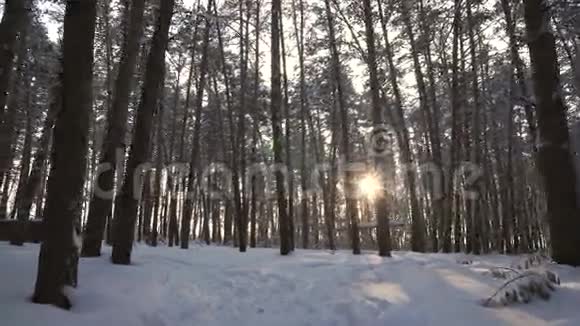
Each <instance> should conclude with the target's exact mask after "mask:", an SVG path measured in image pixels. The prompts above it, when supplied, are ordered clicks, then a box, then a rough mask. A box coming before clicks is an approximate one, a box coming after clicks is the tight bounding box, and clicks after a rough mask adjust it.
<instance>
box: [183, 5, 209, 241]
mask: <svg viewBox="0 0 580 326" xmlns="http://www.w3.org/2000/svg"><path fill="white" fill-rule="evenodd" d="M212 4H213V0H208V2H207V11H208V14H209V13H210V12H211V8H212ZM205 23H206V25H205V30H204V34H203V45H202V50H201V51H202V54H201V66H200V73H199V82H198V84H197V91H196V93H197V94H196V98H195V125H194V127H193V145H192V150H191V162H190V165H189V176H188V180H189V184H188V187H187V189H189V191H192V190H193V188H194V187H195V174H196V171H197V165H198V163H199V155H200V132H201V118H202V111H203V92H204V90H205V84H206V76H207V70H208V65H209V58H208V48H209V37H210V31H211V26H212V20H211V19H209V18H208V19H206V22H205ZM193 203H194V198H191V196H186V197H185V204H184V207H183V215H182V217H181V249H187V248H189V233H190V232H191V227H190V224H191V212H193Z"/></svg>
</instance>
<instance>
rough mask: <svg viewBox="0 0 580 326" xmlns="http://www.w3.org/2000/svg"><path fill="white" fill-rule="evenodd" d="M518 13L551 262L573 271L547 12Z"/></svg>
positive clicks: (529, 8)
mask: <svg viewBox="0 0 580 326" xmlns="http://www.w3.org/2000/svg"><path fill="white" fill-rule="evenodd" d="M524 12H525V14H524V17H525V22H526V31H527V38H528V47H529V50H530V59H531V65H532V71H533V79H534V92H535V94H536V99H537V115H538V127H539V145H538V150H539V152H538V159H539V171H540V174H541V175H542V177H543V178H542V179H543V183H544V187H545V191H546V197H547V204H548V223H549V226H550V239H551V243H552V257H553V259H554V260H555V261H556V262H557V263H560V264H567V265H572V266H579V265H580V251H578V248H580V235H579V234H578V230H580V210H579V208H578V202H577V193H576V191H577V188H576V171H575V170H574V165H573V162H572V157H571V154H570V148H569V146H570V145H569V144H570V135H569V132H568V124H567V121H566V108H565V106H564V102H563V99H562V93H561V89H560V76H559V67H558V59H557V54H556V44H555V39H554V35H553V34H552V31H551V27H550V17H549V10H548V8H546V3H545V2H544V1H542V0H526V1H525V2H524Z"/></svg>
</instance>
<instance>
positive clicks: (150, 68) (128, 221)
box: [112, 0, 175, 265]
mask: <svg viewBox="0 0 580 326" xmlns="http://www.w3.org/2000/svg"><path fill="white" fill-rule="evenodd" d="M174 4H175V0H165V1H162V2H161V6H160V7H159V16H158V19H157V26H156V29H155V33H154V34H153V40H152V44H151V50H150V52H149V57H148V59H147V66H146V72H145V81H144V83H143V90H142V95H141V102H140V103H139V108H138V109H137V116H136V119H135V120H136V125H135V131H134V133H133V141H132V145H131V150H130V153H129V160H128V162H127V171H126V173H125V181H124V184H123V187H122V190H121V195H120V196H119V197H118V199H119V202H118V205H119V213H120V214H119V215H118V216H117V218H115V220H114V235H113V254H112V261H113V263H114V264H122V265H128V264H130V263H131V250H132V247H133V239H134V236H135V235H134V234H135V222H136V217H137V208H138V205H139V197H140V194H139V192H140V191H141V188H140V187H138V186H136V184H139V183H138V181H139V179H141V176H140V175H141V174H142V172H143V171H139V169H140V168H142V166H141V164H143V163H145V162H147V158H148V157H149V156H150V155H149V154H150V153H149V147H150V142H151V130H152V127H153V116H154V114H155V111H156V107H157V103H158V101H159V99H160V95H161V88H162V86H163V80H164V76H165V51H166V49H167V44H168V42H169V27H170V25H171V18H172V16H173V7H174Z"/></svg>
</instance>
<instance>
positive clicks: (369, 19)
mask: <svg viewBox="0 0 580 326" xmlns="http://www.w3.org/2000/svg"><path fill="white" fill-rule="evenodd" d="M363 7H364V23H365V36H366V43H367V64H368V69H369V79H370V80H369V82H370V92H371V106H372V109H371V116H372V123H373V126H374V127H375V128H377V129H376V130H375V131H376V132H381V131H380V129H379V128H381V126H382V124H383V114H382V111H383V108H382V105H381V100H380V86H379V78H378V70H377V56H376V52H375V32H374V28H373V14H372V6H371V1H370V0H364V1H363ZM378 136H380V137H384V136H385V135H378ZM383 140H384V139H383ZM399 145H403V144H399ZM371 150H375V152H377V153H375V155H376V157H375V169H376V172H377V173H378V177H379V178H380V182H381V185H382V186H383V187H384V186H386V180H387V179H386V177H387V176H386V175H385V173H384V171H386V160H385V157H384V155H383V153H380V150H381V149H380V148H373V149H371ZM413 191H414V189H413ZM387 200H388V199H387V194H386V190H385V189H383V191H381V194H379V196H378V197H377V198H376V206H375V211H376V218H377V242H378V244H379V256H382V257H389V256H390V255H391V244H390V241H391V240H390V231H389V216H388V206H387V205H388V203H387Z"/></svg>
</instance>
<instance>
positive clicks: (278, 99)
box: [270, 0, 291, 255]
mask: <svg viewBox="0 0 580 326" xmlns="http://www.w3.org/2000/svg"><path fill="white" fill-rule="evenodd" d="M271 15H272V30H271V37H272V42H271V51H272V55H271V60H272V67H271V73H272V75H271V88H272V89H271V93H270V97H271V99H270V113H271V116H272V138H273V139H272V141H273V151H274V163H275V164H276V165H277V166H282V164H284V160H283V151H284V149H283V146H282V145H283V141H282V130H281V129H282V128H281V127H280V111H281V104H282V89H281V73H280V20H281V19H282V17H281V16H282V6H281V0H272V13H271ZM275 174H276V197H277V200H278V221H279V224H280V226H279V235H280V254H281V255H288V254H289V253H290V251H291V241H290V240H291V239H290V236H291V235H290V221H289V220H288V218H289V217H288V211H287V199H286V194H285V192H286V191H285V189H284V188H285V184H284V183H285V180H284V176H283V174H282V171H276V172H275Z"/></svg>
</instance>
